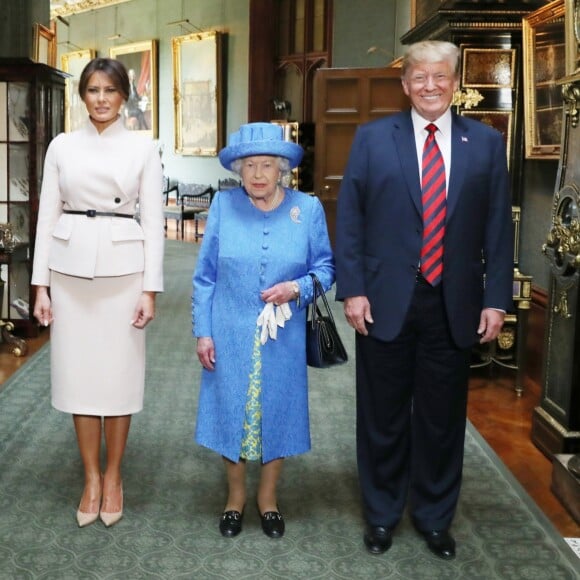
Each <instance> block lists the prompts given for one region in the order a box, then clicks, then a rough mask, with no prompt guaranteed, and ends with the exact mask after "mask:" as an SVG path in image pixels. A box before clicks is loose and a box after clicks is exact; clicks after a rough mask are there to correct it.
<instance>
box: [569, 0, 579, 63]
mask: <svg viewBox="0 0 580 580" xmlns="http://www.w3.org/2000/svg"><path fill="white" fill-rule="evenodd" d="M578 71H580V0H566V75H573V74H574V73H575V72H578Z"/></svg>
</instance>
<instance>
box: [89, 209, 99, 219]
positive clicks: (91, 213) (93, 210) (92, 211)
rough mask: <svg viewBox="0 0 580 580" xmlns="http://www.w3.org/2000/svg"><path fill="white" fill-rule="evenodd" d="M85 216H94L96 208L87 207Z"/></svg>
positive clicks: (95, 215)
mask: <svg viewBox="0 0 580 580" xmlns="http://www.w3.org/2000/svg"><path fill="white" fill-rule="evenodd" d="M87 217H90V218H94V217H97V210H96V209H87Z"/></svg>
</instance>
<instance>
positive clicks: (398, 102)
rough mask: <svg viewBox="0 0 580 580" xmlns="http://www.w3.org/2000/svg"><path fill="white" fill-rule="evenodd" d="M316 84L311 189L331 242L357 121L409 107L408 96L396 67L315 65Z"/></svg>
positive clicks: (333, 237) (359, 122) (333, 236)
mask: <svg viewBox="0 0 580 580" xmlns="http://www.w3.org/2000/svg"><path fill="white" fill-rule="evenodd" d="M314 86H315V97H314V98H315V101H314V103H315V122H316V139H315V146H314V147H315V150H314V159H315V169H314V191H315V193H316V195H318V196H319V198H320V200H321V201H322V204H323V206H324V209H325V211H326V219H327V221H328V228H329V233H330V239H331V241H332V243H333V245H334V239H335V232H336V200H337V197H338V190H339V188H340V182H341V181H342V176H343V173H344V169H345V167H346V163H347V161H348V155H349V152H350V147H351V145H352V140H353V138H354V134H355V131H356V129H357V127H358V126H359V125H360V124H361V123H366V122H367V121H371V120H372V119H377V118H379V117H384V116H386V115H391V114H392V113H396V112H398V111H402V110H404V109H407V108H409V101H408V99H407V96H406V95H405V93H404V92H403V87H402V86H401V69H400V68H349V69H342V68H340V69H338V68H334V69H333V68H327V69H319V70H317V71H316V75H315V85H314Z"/></svg>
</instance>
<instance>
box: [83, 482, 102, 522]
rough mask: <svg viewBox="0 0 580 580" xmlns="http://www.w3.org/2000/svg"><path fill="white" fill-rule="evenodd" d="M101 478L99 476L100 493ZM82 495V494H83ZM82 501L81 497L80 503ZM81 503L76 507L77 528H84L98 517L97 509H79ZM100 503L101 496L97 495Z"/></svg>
mask: <svg viewBox="0 0 580 580" xmlns="http://www.w3.org/2000/svg"><path fill="white" fill-rule="evenodd" d="M102 482H103V481H102V478H101V493H102V489H103V488H102ZM83 497H84V494H83ZM82 502H83V498H82V497H81V503H82ZM81 503H79V507H78V509H77V524H78V525H79V528H84V527H86V526H89V525H90V524H93V523H94V522H96V521H97V520H98V519H99V511H98V510H97V511H96V512H94V513H93V512H82V511H81ZM100 504H101V497H99V505H100Z"/></svg>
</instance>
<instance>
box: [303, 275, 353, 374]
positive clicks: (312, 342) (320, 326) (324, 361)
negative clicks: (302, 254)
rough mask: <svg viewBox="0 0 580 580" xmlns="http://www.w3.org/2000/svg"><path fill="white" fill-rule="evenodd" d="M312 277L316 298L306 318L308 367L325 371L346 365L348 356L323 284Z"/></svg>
mask: <svg viewBox="0 0 580 580" xmlns="http://www.w3.org/2000/svg"><path fill="white" fill-rule="evenodd" d="M310 276H312V282H313V286H314V298H313V300H312V304H311V305H310V306H309V307H308V310H309V313H308V316H307V317H306V363H307V364H308V366H311V367H315V368H319V369H324V368H327V367H331V366H334V365H339V364H342V363H345V362H346V361H347V360H348V355H347V354H346V349H345V348H344V345H343V344H342V340H340V336H339V335H338V330H337V329H336V324H335V323H334V318H333V317H332V312H331V311H330V308H329V306H328V301H327V300H326V295H325V293H324V289H323V288H322V284H321V283H320V280H319V279H318V278H317V277H316V276H315V275H314V274H310ZM318 298H322V303H323V305H324V308H325V310H326V312H325V314H324V315H323V314H322V313H321V311H320V309H319V308H318Z"/></svg>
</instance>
